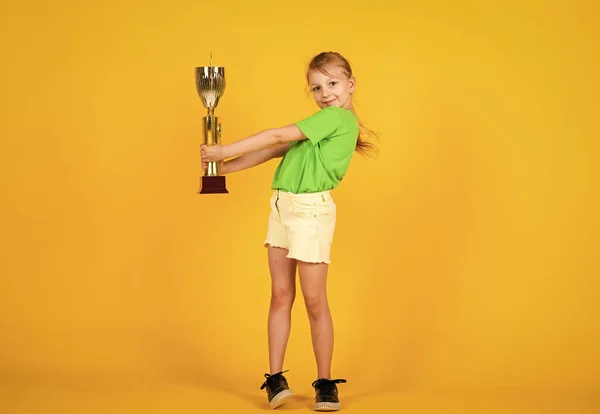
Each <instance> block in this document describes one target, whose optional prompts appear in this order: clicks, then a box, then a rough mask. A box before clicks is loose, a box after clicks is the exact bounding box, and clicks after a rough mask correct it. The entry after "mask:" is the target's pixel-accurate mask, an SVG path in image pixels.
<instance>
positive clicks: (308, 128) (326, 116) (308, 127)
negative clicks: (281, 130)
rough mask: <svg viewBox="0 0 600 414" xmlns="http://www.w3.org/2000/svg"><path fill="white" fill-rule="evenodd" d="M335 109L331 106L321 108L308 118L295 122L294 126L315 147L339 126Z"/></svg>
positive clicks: (338, 118) (338, 117)
mask: <svg viewBox="0 0 600 414" xmlns="http://www.w3.org/2000/svg"><path fill="white" fill-rule="evenodd" d="M335 109H336V108H334V107H331V106H328V107H327V108H323V109H321V110H320V111H318V112H316V113H314V114H313V115H311V116H309V117H308V118H305V119H303V120H301V121H298V122H296V126H297V127H298V128H300V130H301V131H302V133H303V134H304V135H306V137H307V138H308V139H309V141H310V142H311V143H312V144H313V145H316V144H318V143H319V142H320V141H321V140H322V139H323V138H326V137H328V136H329V135H331V134H333V133H334V132H335V131H336V130H337V129H338V127H339V126H340V122H341V119H340V116H339V114H338V113H337V111H335Z"/></svg>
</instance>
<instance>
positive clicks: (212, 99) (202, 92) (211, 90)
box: [196, 53, 226, 111]
mask: <svg viewBox="0 0 600 414" xmlns="http://www.w3.org/2000/svg"><path fill="white" fill-rule="evenodd" d="M225 85H226V82H225V68H224V67H223V66H213V64H212V53H211V54H210V65H209V66H197V67H196V90H197V92H198V96H199V97H200V99H201V100H202V104H203V105H204V107H205V108H206V109H208V110H209V111H212V110H213V109H215V108H216V107H217V105H218V104H219V99H221V96H223V93H224V92H225Z"/></svg>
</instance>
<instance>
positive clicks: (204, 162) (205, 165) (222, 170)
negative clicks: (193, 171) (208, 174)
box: [200, 145, 226, 174]
mask: <svg viewBox="0 0 600 414" xmlns="http://www.w3.org/2000/svg"><path fill="white" fill-rule="evenodd" d="M209 148H212V147H207V146H205V145H201V146H200V160H201V162H202V171H206V169H207V168H208V163H209V162H210V160H208V159H207V158H206V155H205V153H206V151H204V149H209ZM224 164H225V163H224V161H217V168H218V169H219V173H220V174H225V173H226V172H225V167H224Z"/></svg>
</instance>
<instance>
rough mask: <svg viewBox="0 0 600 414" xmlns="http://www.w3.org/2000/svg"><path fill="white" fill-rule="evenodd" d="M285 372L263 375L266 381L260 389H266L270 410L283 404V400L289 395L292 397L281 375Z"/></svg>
mask: <svg viewBox="0 0 600 414" xmlns="http://www.w3.org/2000/svg"><path fill="white" fill-rule="evenodd" d="M284 372H287V371H282V372H278V373H277V374H273V375H269V374H265V377H266V378H267V380H266V381H265V383H264V384H263V385H262V386H261V387H260V389H261V390H262V389H263V388H265V387H267V396H268V397H269V405H270V406H271V408H277V407H279V406H280V405H281V404H283V400H285V399H286V398H287V397H289V396H290V395H293V393H292V390H290V388H289V386H288V383H287V380H286V379H285V377H284V376H283V373H284Z"/></svg>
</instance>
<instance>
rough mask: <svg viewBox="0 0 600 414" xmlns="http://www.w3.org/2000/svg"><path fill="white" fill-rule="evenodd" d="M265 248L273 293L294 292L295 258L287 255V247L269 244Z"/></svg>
mask: <svg viewBox="0 0 600 414" xmlns="http://www.w3.org/2000/svg"><path fill="white" fill-rule="evenodd" d="M267 249H268V258H269V272H270V273H271V289H272V291H273V292H274V293H285V292H295V290H296V259H290V258H288V257H287V254H288V250H287V249H283V248H280V247H274V246H270V245H269V246H267Z"/></svg>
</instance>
